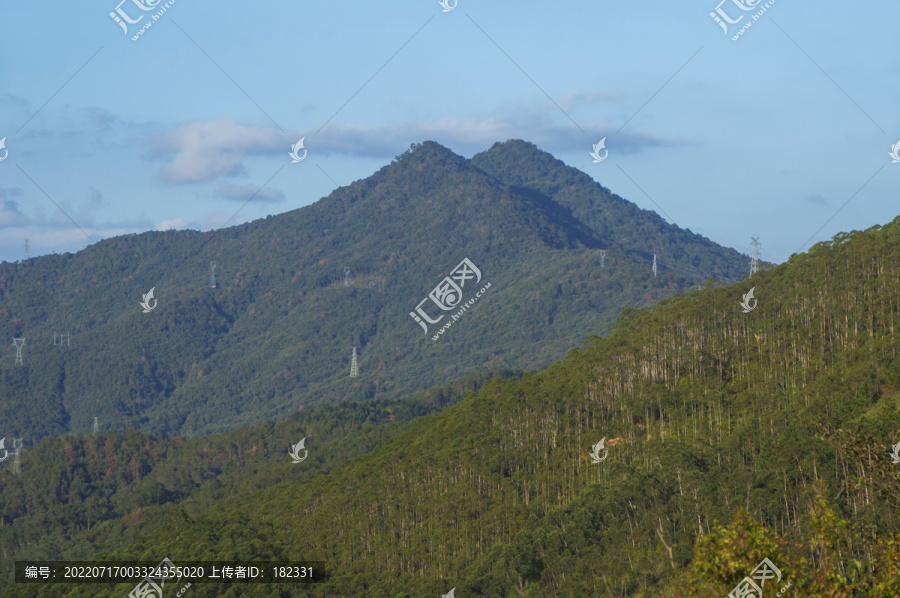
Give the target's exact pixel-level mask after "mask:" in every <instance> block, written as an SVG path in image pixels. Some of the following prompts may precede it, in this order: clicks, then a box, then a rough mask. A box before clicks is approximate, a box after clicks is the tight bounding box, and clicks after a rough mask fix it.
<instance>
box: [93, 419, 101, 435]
mask: <svg viewBox="0 0 900 598" xmlns="http://www.w3.org/2000/svg"><path fill="white" fill-rule="evenodd" d="M99 431H100V424H99V423H98V422H97V416H96V415H95V416H94V434H96V433H97V432H99Z"/></svg>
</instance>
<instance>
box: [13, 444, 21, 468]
mask: <svg viewBox="0 0 900 598" xmlns="http://www.w3.org/2000/svg"><path fill="white" fill-rule="evenodd" d="M16 440H18V441H19V446H16ZM13 448H14V449H16V452H15V453H14V454H15V456H16V458H15V460H14V461H13V473H22V459H21V457H20V456H19V453H21V452H22V439H21V438H13Z"/></svg>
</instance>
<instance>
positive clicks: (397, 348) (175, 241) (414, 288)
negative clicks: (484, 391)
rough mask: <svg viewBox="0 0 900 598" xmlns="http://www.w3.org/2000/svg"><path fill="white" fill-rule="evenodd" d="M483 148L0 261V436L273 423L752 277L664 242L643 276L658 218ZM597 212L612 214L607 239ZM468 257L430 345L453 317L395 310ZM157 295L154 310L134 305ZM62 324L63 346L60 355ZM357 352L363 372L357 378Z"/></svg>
mask: <svg viewBox="0 0 900 598" xmlns="http://www.w3.org/2000/svg"><path fill="white" fill-rule="evenodd" d="M488 154H489V155H490V156H491V157H492V158H493V162H492V165H491V168H489V170H490V172H487V171H485V170H483V169H481V168H479V167H477V166H476V165H477V164H479V163H482V164H484V165H485V168H487V160H486V159H479V160H466V159H464V158H462V157H460V156H457V155H455V154H453V153H452V152H450V151H449V150H447V149H446V148H444V147H442V146H440V145H438V144H436V143H433V142H427V143H424V144H422V145H419V146H415V147H414V148H413V149H412V150H411V151H409V152H407V153H406V154H404V155H403V156H401V157H399V159H398V160H397V161H396V162H394V163H392V164H390V165H388V166H385V167H384V168H382V169H381V170H380V171H379V172H377V173H375V174H373V175H372V176H371V177H368V178H367V179H365V180H361V181H356V182H354V183H352V184H350V185H348V186H346V187H342V188H340V189H337V190H336V191H335V192H334V193H332V194H331V195H329V196H328V197H326V198H323V199H322V200H320V201H318V202H316V203H315V204H313V205H311V206H307V207H305V208H302V209H299V210H294V211H292V212H288V213H285V214H282V215H279V216H276V217H270V218H267V219H265V220H261V221H255V222H252V223H248V224H245V225H241V226H236V227H232V228H228V229H224V230H221V231H216V232H211V233H196V232H192V231H181V232H165V233H159V232H153V233H145V234H141V235H128V236H124V237H118V238H114V239H109V240H107V241H103V242H101V243H97V244H95V245H92V246H91V247H89V248H88V249H86V250H85V251H82V252H79V253H78V254H76V255H65V256H46V257H42V258H37V259H33V260H28V261H27V262H24V263H18V264H2V265H0V315H3V316H5V317H3V318H0V334H2V335H6V336H7V337H13V336H16V337H23V336H24V337H26V338H27V339H28V340H27V345H26V349H25V361H26V365H25V367H15V366H14V365H13V355H14V353H13V348H12V347H7V349H6V353H5V355H4V358H3V359H2V361H0V393H2V396H4V397H8V398H9V400H8V401H5V402H3V404H2V406H0V417H2V419H3V421H5V422H6V424H5V425H6V426H7V428H6V430H5V431H4V432H3V433H5V434H7V435H8V436H13V435H15V436H16V437H24V438H25V442H26V444H27V445H32V444H34V443H35V442H36V441H37V440H39V439H40V438H42V437H45V436H55V435H60V434H63V433H66V432H68V431H77V432H87V431H88V430H90V428H91V425H92V423H93V418H94V416H99V417H100V423H101V429H102V430H104V431H116V430H119V431H121V430H125V429H138V430H141V431H145V432H149V433H154V434H161V435H176V434H182V435H189V436H190V435H197V434H206V433H213V432H217V431H225V430H229V429H232V428H234V427H235V426H239V425H249V424H252V423H256V422H259V421H262V420H264V419H266V418H273V419H284V418H285V417H288V416H289V414H290V413H292V412H294V411H295V410H296V409H297V408H298V407H300V406H301V405H311V404H333V403H336V402H338V401H340V400H344V399H346V398H350V399H355V400H363V399H369V398H374V397H379V398H386V399H391V398H399V397H402V396H408V395H410V394H412V393H415V392H419V391H422V390H424V389H426V388H429V387H432V386H435V385H437V384H442V383H444V382H446V381H448V380H451V379H454V378H457V377H460V376H463V375H466V374H469V373H473V372H477V371H481V370H483V369H486V368H495V367H505V368H512V369H534V368H538V367H543V366H545V365H547V364H549V363H551V362H553V361H555V360H557V359H560V358H561V357H563V356H564V355H565V353H566V351H568V350H569V349H570V348H571V347H573V346H577V345H578V344H580V343H581V342H582V340H583V339H584V337H585V336H587V335H588V334H604V333H605V332H607V331H608V330H609V327H610V326H611V325H612V322H613V321H614V320H615V317H616V316H617V315H618V313H619V312H620V311H621V309H622V308H623V307H625V306H647V305H651V304H653V303H654V302H656V301H658V300H660V299H662V298H665V297H668V296H671V295H673V294H675V293H678V292H684V291H688V290H691V289H693V288H696V286H697V284H698V283H700V282H702V281H704V280H706V279H707V278H708V277H709V276H716V277H718V278H720V279H722V280H724V281H735V280H738V279H739V278H740V277H741V276H742V275H743V273H744V271H745V267H746V266H745V259H744V258H743V257H741V256H740V255H739V254H738V253H737V252H735V251H733V250H730V249H723V248H721V247H717V246H715V245H712V244H710V242H709V241H708V240H706V239H703V238H702V237H699V236H697V235H693V234H689V233H679V234H678V235H677V243H676V245H677V244H680V245H679V246H684V247H685V249H683V251H682V252H681V253H680V254H679V256H678V257H673V258H672V259H670V258H668V257H664V258H663V259H662V260H661V263H660V269H659V276H658V277H656V278H654V277H653V276H652V273H651V271H650V261H651V260H650V256H651V254H652V252H653V251H654V246H653V243H657V244H659V243H660V242H661V241H657V239H662V238H668V237H670V236H672V235H673V234H674V233H673V232H672V231H673V230H674V229H673V227H672V226H671V225H668V224H665V223H664V222H663V221H662V220H661V219H660V218H658V217H656V216H655V215H652V214H650V213H645V212H643V211H641V210H638V209H637V208H636V206H633V205H632V204H628V202H625V201H624V200H621V199H618V198H611V197H610V196H609V194H608V193H607V192H606V191H605V190H604V189H603V188H602V187H600V186H599V185H596V184H594V183H591V182H590V181H589V180H588V179H587V178H586V177H585V176H584V175H583V174H577V171H574V170H573V169H570V168H568V167H565V166H564V165H562V164H561V163H558V162H556V161H554V160H553V159H552V158H551V157H549V156H548V155H546V154H544V153H543V152H540V151H539V150H538V149H537V148H535V147H534V146H530V145H526V144H524V143H522V142H508V143H507V144H503V145H500V146H495V147H494V148H492V149H491V150H490V151H489V152H488ZM504 156H507V159H506V160H505V161H504ZM529 160H530V162H529ZM537 161H544V162H547V165H545V166H544V167H542V168H543V170H542V172H544V171H546V172H547V176H548V177H549V180H554V181H557V180H558V181H569V180H570V179H571V180H576V179H577V180H578V182H579V183H578V184H579V185H580V190H579V191H578V198H580V199H579V201H582V200H584V201H587V202H588V203H587V204H586V205H588V208H585V209H581V208H578V207H577V206H576V207H573V208H570V207H567V205H566V203H565V202H566V201H569V199H570V198H568V196H567V195H566V194H565V193H564V192H562V191H559V189H557V188H556V187H553V188H552V189H551V188H547V189H542V188H538V186H534V185H532V188H526V187H524V186H511V185H510V184H509V183H508V182H507V179H509V180H512V181H514V182H516V183H518V182H520V181H519V178H520V177H519V174H518V172H519V171H520V170H521V169H522V168H526V169H527V168H529V167H530V166H529V164H530V163H533V162H537ZM506 163H508V168H506V167H504V166H503V164H506ZM523 165H524V166H523ZM545 192H546V193H551V192H552V193H553V196H552V197H551V196H550V195H546V194H545ZM584 198H587V199H584ZM557 200H559V201H560V202H562V203H558V202H557ZM573 205H574V204H573ZM579 205H580V204H579ZM603 206H607V208H603ZM601 208H602V209H601ZM592 210H593V211H596V212H597V213H598V214H603V213H605V212H604V210H606V212H608V213H609V214H613V213H615V214H616V215H615V220H614V221H611V222H610V223H608V224H607V225H605V226H606V228H601V227H600V224H601V222H603V221H604V217H603V216H602V215H601V216H597V215H596V214H594V215H591V214H592V213H593V212H592ZM623 210H624V212H623ZM629 210H630V211H633V213H634V214H635V218H636V220H635V221H634V223H632V224H629V223H628V221H627V214H628V212H629ZM623 218H624V219H625V220H623ZM610 231H615V234H612V233H611V232H610ZM645 237H646V239H647V241H646V242H644V241H642V239H643V238H645ZM672 238H673V239H675V238H676V237H672ZM673 242H674V241H673ZM607 247H608V248H609V249H608V254H607V255H606V257H605V258H601V257H600V255H599V251H600V249H601V248H607ZM670 247H671V245H670ZM660 251H662V250H660ZM666 251H671V252H672V254H673V255H674V250H673V249H666ZM464 258H468V259H470V260H471V262H472V263H473V264H474V265H475V266H476V267H477V268H479V269H480V270H481V273H482V281H481V282H480V283H479V285H486V284H488V283H490V285H491V286H490V288H489V289H488V290H487V291H485V293H484V297H483V298H479V299H478V302H477V303H475V304H474V305H472V306H471V308H470V309H469V311H467V312H466V313H465V314H463V316H462V317H461V318H460V320H459V321H458V322H457V323H455V324H454V325H453V326H452V328H450V329H448V330H446V331H445V333H443V334H441V335H440V336H438V340H436V341H435V340H432V338H433V337H434V335H436V334H437V329H438V326H440V325H443V324H444V323H445V322H447V321H449V320H450V319H451V317H450V314H453V313H455V310H454V311H451V312H441V311H440V310H439V309H438V308H437V307H435V306H434V305H433V304H431V302H430V301H429V302H428V304H427V305H426V306H425V307H424V308H423V309H426V310H430V312H429V313H430V314H431V317H437V314H438V313H445V314H446V316H445V317H444V319H443V321H441V322H440V323H439V324H438V326H431V327H430V328H429V330H428V334H427V335H423V330H422V328H421V327H420V326H419V325H418V324H417V323H416V321H414V320H413V318H412V317H410V313H411V312H413V311H414V310H415V309H416V307H417V305H418V304H419V302H420V301H422V300H423V299H426V298H427V296H428V294H429V292H430V291H432V289H433V288H434V286H435V285H436V284H438V283H440V282H441V281H442V280H443V279H444V277H445V276H447V275H449V274H451V271H452V270H453V268H455V267H456V265H457V264H460V263H461V261H462V260H463V259H464ZM211 260H215V261H216V262H217V270H216V274H217V278H218V288H216V289H210V288H209V287H208V284H207V281H208V267H209V262H210V261H211ZM345 266H347V267H350V269H351V276H350V279H349V281H348V282H349V284H348V285H347V286H344V285H342V284H341V282H340V277H341V275H342V273H343V268H344V267H345ZM470 282H471V283H472V284H474V281H470ZM150 288H154V290H155V298H156V300H157V301H158V304H157V305H156V307H155V308H154V310H153V311H152V312H150V313H143V312H142V310H141V308H140V306H139V305H138V302H139V300H140V298H141V297H142V296H143V295H144V294H145V293H147V292H148V290H149V289H150ZM479 288H482V287H481V286H479ZM474 290H475V289H473V290H472V291H470V290H469V288H466V289H465V290H464V293H463V294H464V296H463V300H464V301H470V300H472V299H473V298H474V292H473V291H474ZM64 332H69V333H71V334H72V337H71V346H68V345H67V346H64V347H60V346H53V344H52V339H53V334H54V333H64ZM354 346H355V347H357V349H358V353H359V366H360V376H359V377H358V378H353V379H351V378H349V377H348V371H349V366H350V363H349V361H350V353H351V349H352V347H354Z"/></svg>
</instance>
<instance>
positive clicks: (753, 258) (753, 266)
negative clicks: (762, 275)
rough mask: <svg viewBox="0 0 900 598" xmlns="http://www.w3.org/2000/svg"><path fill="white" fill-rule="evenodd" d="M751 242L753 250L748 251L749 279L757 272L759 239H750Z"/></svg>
mask: <svg viewBox="0 0 900 598" xmlns="http://www.w3.org/2000/svg"><path fill="white" fill-rule="evenodd" d="M750 238H751V239H752V240H753V249H752V250H751V251H750V278H753V274H754V273H756V272H758V271H759V237H750Z"/></svg>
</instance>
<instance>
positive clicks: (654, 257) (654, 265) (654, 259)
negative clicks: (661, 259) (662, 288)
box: [653, 253, 656, 278]
mask: <svg viewBox="0 0 900 598" xmlns="http://www.w3.org/2000/svg"><path fill="white" fill-rule="evenodd" d="M653 278H656V254H655V253H654V254H653Z"/></svg>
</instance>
